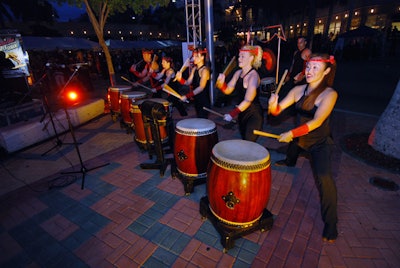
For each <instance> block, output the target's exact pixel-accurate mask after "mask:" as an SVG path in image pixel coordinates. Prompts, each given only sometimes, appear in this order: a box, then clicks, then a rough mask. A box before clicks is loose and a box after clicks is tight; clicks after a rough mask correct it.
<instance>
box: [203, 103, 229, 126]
mask: <svg viewBox="0 0 400 268" xmlns="http://www.w3.org/2000/svg"><path fill="white" fill-rule="evenodd" d="M203 109H204V110H206V111H207V112H210V113H212V114H215V115H218V116H220V117H222V118H224V115H223V114H221V113H219V112H216V111H214V110H211V109H209V108H207V107H203ZM232 123H234V124H236V120H235V119H232Z"/></svg>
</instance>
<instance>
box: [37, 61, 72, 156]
mask: <svg viewBox="0 0 400 268" xmlns="http://www.w3.org/2000/svg"><path fill="white" fill-rule="evenodd" d="M78 69H79V68H75V70H74V72H73V73H72V74H71V76H70V77H69V79H68V81H67V82H66V83H65V85H64V87H63V88H62V89H61V91H60V92H59V93H58V95H57V98H59V96H60V95H62V92H64V90H65V88H66V87H67V86H68V84H69V83H70V82H71V80H72V78H73V77H74V76H75V74H76V73H77V71H78ZM45 76H47V75H46V74H44V75H43V76H42V78H40V80H42V79H43V78H44V77H45ZM40 80H39V81H40ZM39 81H38V82H39ZM42 95H43V101H44V104H45V107H46V113H45V114H44V115H43V117H42V118H41V119H40V122H43V120H44V118H45V117H46V114H49V117H50V122H51V125H52V127H53V131H54V134H55V137H56V144H55V145H54V146H53V147H51V148H50V149H48V150H47V151H46V152H44V153H43V154H42V155H41V156H45V155H46V154H47V153H49V152H50V151H52V150H54V149H55V148H57V147H61V146H62V145H64V144H68V145H71V144H73V143H64V142H63V141H62V140H60V137H59V134H58V133H57V129H56V126H55V124H54V120H53V114H52V113H51V111H50V106H49V102H48V99H47V96H46V95H45V94H44V93H43V92H42Z"/></svg>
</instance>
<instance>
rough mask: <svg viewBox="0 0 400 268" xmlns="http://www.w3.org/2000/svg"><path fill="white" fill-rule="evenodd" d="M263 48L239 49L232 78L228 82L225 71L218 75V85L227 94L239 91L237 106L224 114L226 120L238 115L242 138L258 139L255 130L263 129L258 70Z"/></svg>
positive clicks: (248, 47) (249, 47)
mask: <svg viewBox="0 0 400 268" xmlns="http://www.w3.org/2000/svg"><path fill="white" fill-rule="evenodd" d="M262 53H263V50H262V48H261V47H259V46H244V47H242V48H241V49H240V50H239V57H238V64H239V67H240V69H239V70H237V71H236V72H235V73H234V74H233V76H232V79H231V80H230V81H229V82H228V83H226V82H225V75H224V74H223V73H221V74H219V75H218V78H217V87H218V88H219V89H220V90H221V91H222V92H223V93H224V94H226V95H229V94H231V93H232V92H233V91H235V92H237V94H238V96H237V98H236V99H238V100H239V102H238V103H237V105H236V107H235V108H234V109H233V110H232V111H230V112H229V113H228V114H225V115H224V120H225V121H228V122H230V121H232V119H233V118H235V117H236V116H238V122H239V131H240V135H241V137H242V139H244V140H248V141H254V142H255V141H256V140H257V138H258V135H255V134H254V133H253V130H254V129H256V130H261V129H262V125H263V121H264V117H263V112H262V107H261V104H260V100H259V98H258V96H259V91H258V87H259V85H260V76H259V75H258V73H257V70H256V69H258V68H259V67H260V66H261V60H262Z"/></svg>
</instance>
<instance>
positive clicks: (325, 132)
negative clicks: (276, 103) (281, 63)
mask: <svg viewBox="0 0 400 268" xmlns="http://www.w3.org/2000/svg"><path fill="white" fill-rule="evenodd" d="M307 88H308V84H307V86H306V87H305V89H304V93H303V96H301V98H300V99H299V100H298V101H297V103H296V104H295V109H296V111H297V115H298V123H299V125H302V124H305V123H307V122H308V121H310V120H311V119H313V118H314V115H315V112H316V111H317V109H318V106H316V105H315V104H314V107H313V108H312V109H311V110H304V109H303V108H302V106H303V103H304V100H305V98H306V92H307ZM329 122H330V116H328V117H327V118H326V119H325V121H324V122H323V123H322V124H321V126H319V127H318V128H316V129H314V130H312V131H310V132H309V133H308V134H307V135H304V136H301V137H299V138H298V139H299V140H298V145H299V146H300V147H302V148H304V149H308V148H310V147H311V146H313V145H315V144H320V143H323V142H325V141H327V140H328V139H329V138H330V136H331V129H330V123H329Z"/></svg>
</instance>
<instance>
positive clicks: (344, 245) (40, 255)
mask: <svg viewBox="0 0 400 268" xmlns="http://www.w3.org/2000/svg"><path fill="white" fill-rule="evenodd" d="M222 109H223V108H222ZM220 110H221V108H220ZM189 111H190V115H193V111H192V108H190V109H189ZM221 112H223V111H222V110H221ZM190 115H189V116H190ZM174 116H175V115H174ZM175 118H176V119H175V122H176V121H179V120H181V118H179V115H176V116H175ZM211 119H213V120H214V121H215V122H216V123H217V126H218V128H217V131H218V136H219V139H220V141H222V140H227V139H235V138H239V136H238V131H237V129H234V130H230V129H225V128H223V127H221V125H220V123H221V124H222V122H221V120H220V119H219V118H216V117H214V116H212V117H211ZM333 119H334V130H335V131H334V137H335V140H336V141H338V140H339V139H340V138H341V137H342V136H344V135H346V134H347V133H353V132H355V131H358V132H365V131H370V130H371V128H372V127H373V126H374V123H375V122H376V120H377V118H376V117H373V116H365V115H359V114H351V113H344V112H341V111H338V112H335V113H334V116H333ZM291 122H292V120H287V121H286V122H285V123H284V124H282V125H279V126H268V127H267V128H266V131H269V132H273V133H279V131H280V130H281V129H284V128H288V127H290V126H291V124H292V123H291ZM76 135H77V137H78V140H79V141H83V143H82V145H81V148H82V150H81V151H82V155H83V157H84V160H85V166H86V167H87V168H88V169H90V168H91V167H96V166H97V165H102V164H107V163H109V164H108V165H106V166H104V167H101V168H98V169H95V170H92V171H90V172H88V173H86V179H85V185H84V189H83V190H82V189H81V183H82V180H81V176H80V174H78V176H77V180H76V181H75V182H73V183H72V184H71V185H68V186H65V187H54V188H52V189H48V185H49V184H50V183H53V184H52V185H57V184H61V183H63V182H65V181H63V180H61V181H60V179H59V177H60V173H55V174H54V172H53V174H50V175H49V176H48V177H47V178H45V179H43V180H40V181H37V182H35V183H33V184H31V185H30V186H29V187H23V188H20V189H18V190H16V191H13V192H11V193H9V194H5V195H3V196H2V198H1V203H0V222H1V229H0V231H1V234H0V238H1V239H0V241H1V242H0V248H1V251H2V254H1V257H0V263H1V265H2V267H27V266H30V267H35V266H39V267H56V266H57V267H86V266H91V267H138V266H143V267H171V266H172V267H249V266H252V267H360V266H365V267H398V266H399V264H400V258H399V256H398V252H399V249H400V243H399V242H400V224H399V221H398V216H397V215H398V214H399V213H400V205H399V202H398V200H399V194H398V192H389V191H382V190H380V189H378V188H375V187H373V186H372V185H371V184H369V181H368V180H369V178H370V177H371V176H381V177H385V178H388V179H391V180H394V181H395V182H397V183H398V184H399V183H400V175H399V174H392V173H389V172H387V171H385V170H382V169H379V168H376V167H372V166H368V165H367V164H365V163H363V162H362V161H359V160H357V159H354V158H352V157H350V156H349V155H347V154H346V153H344V152H342V150H341V148H340V146H337V148H336V150H335V152H334V157H333V158H334V161H333V163H334V170H335V174H334V175H335V178H336V183H337V186H338V195H339V208H338V210H339V226H338V228H339V237H338V239H337V241H336V243H335V244H332V245H331V244H326V243H323V242H322V241H321V233H322V228H323V224H322V221H321V220H320V212H319V199H318V198H319V196H318V191H317V189H316V187H315V184H314V179H313V176H312V172H311V169H310V164H309V161H308V160H307V159H306V158H304V157H302V158H300V159H299V161H298V163H297V165H296V166H295V167H293V168H285V167H283V168H282V167H275V166H274V165H271V170H272V176H271V177H272V184H271V186H272V189H271V196H270V200H269V203H268V205H267V209H268V210H269V211H271V212H272V214H274V217H275V221H274V224H273V227H272V229H271V230H270V231H266V232H260V231H255V232H253V233H251V234H249V235H246V236H244V237H243V238H239V239H236V240H235V247H234V248H233V249H230V250H229V251H228V252H227V253H224V252H223V246H222V245H221V243H220V239H221V236H220V235H219V233H218V232H217V231H216V229H215V227H214V226H213V225H212V223H211V222H210V220H208V219H206V220H203V219H202V217H201V215H200V213H199V201H200V198H201V197H202V196H204V195H206V190H205V184H201V185H198V186H195V188H194V192H193V193H192V194H190V195H185V192H184V189H183V184H182V183H181V181H180V180H178V179H173V178H172V177H171V174H170V168H168V169H167V171H166V173H165V175H164V176H163V177H161V176H160V171H159V170H144V169H141V168H140V164H141V163H144V162H149V161H150V162H151V161H152V160H150V159H149V157H148V155H147V153H143V152H141V151H140V150H139V148H138V146H137V145H136V144H135V143H134V142H133V134H127V133H126V132H124V130H122V129H121V128H120V126H119V123H114V122H112V120H111V118H110V116H109V115H105V116H103V117H100V118H98V119H97V120H94V121H93V122H91V123H89V124H87V125H84V126H81V127H79V128H78V129H76ZM66 136H68V135H66ZM67 138H68V137H66V139H67ZM116 143H118V146H116ZM259 143H260V144H262V145H263V146H266V147H267V148H268V149H269V152H270V158H271V160H272V162H274V161H276V160H278V159H281V158H282V157H283V156H284V154H283V153H282V149H283V148H282V144H279V143H278V142H276V141H275V140H272V139H268V138H260V140H259ZM49 144H51V143H50V142H48V143H43V144H41V145H38V146H36V147H34V148H31V149H28V150H26V151H23V152H20V153H19V154H18V155H17V156H15V157H13V158H10V159H8V160H6V161H4V162H3V169H2V170H3V171H2V172H4V168H8V169H9V172H10V174H14V175H15V176H16V177H17V178H24V177H25V178H26V177H28V176H29V174H27V173H26V172H29V171H30V170H31V169H30V168H29V167H30V166H34V165H36V164H40V165H41V167H42V168H46V167H49V166H52V165H57V168H59V170H65V169H66V168H67V167H68V165H67V163H68V162H71V163H75V164H72V165H76V164H77V163H79V162H77V159H74V155H75V154H76V153H75V151H74V149H73V147H71V146H63V147H62V148H60V149H59V150H57V151H56V152H52V153H51V154H49V155H48V156H46V157H44V158H43V157H41V156H40V153H42V152H43V150H45V148H48V146H49ZM99 148H100V150H103V151H104V152H105V153H104V154H100V155H98V156H95V157H93V158H90V157H86V156H88V155H91V154H92V153H91V150H97V151H98V150H99ZM75 158H76V157H75ZM44 162H46V163H44ZM18 165H19V167H18ZM69 170H70V169H69ZM75 170H79V165H78V166H75ZM24 172H25V173H24ZM16 174H17V175H16ZM53 179H56V180H55V181H53ZM63 179H65V180H66V181H68V180H69V179H70V178H69V177H64V178H63Z"/></svg>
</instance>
